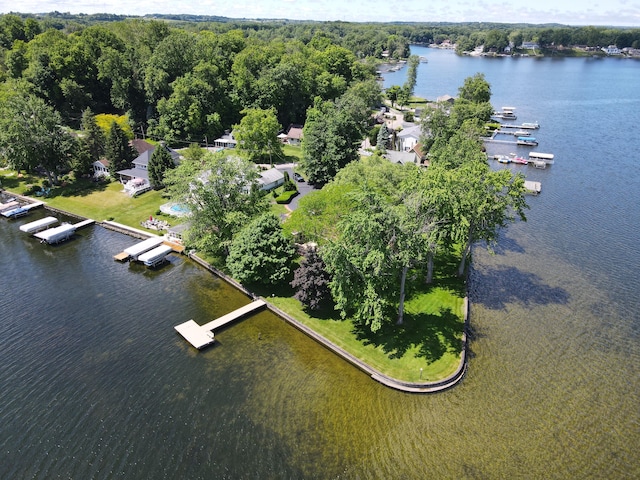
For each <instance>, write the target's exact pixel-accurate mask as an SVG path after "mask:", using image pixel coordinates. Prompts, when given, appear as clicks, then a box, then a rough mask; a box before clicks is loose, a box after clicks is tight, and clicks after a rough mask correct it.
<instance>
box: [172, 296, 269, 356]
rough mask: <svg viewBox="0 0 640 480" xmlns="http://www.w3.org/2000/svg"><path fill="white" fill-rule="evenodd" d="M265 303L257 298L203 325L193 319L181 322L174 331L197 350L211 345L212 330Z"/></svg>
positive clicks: (212, 340) (212, 338)
mask: <svg viewBox="0 0 640 480" xmlns="http://www.w3.org/2000/svg"><path fill="white" fill-rule="evenodd" d="M265 305H266V303H265V301H264V300H261V299H258V300H255V301H253V302H251V303H250V304H248V305H245V306H244V307H240V308H238V309H237V310H234V311H233V312H231V313H227V314H226V315H223V316H221V317H220V318H218V319H216V320H213V321H211V322H209V323H205V324H204V325H202V326H201V325H198V324H197V323H196V322H195V321H194V320H189V321H187V322H184V323H181V324H180V325H176V326H175V327H173V328H175V329H176V331H177V332H178V333H179V334H180V335H182V336H183V337H184V339H185V340H186V341H187V342H189V343H190V344H191V345H193V346H194V347H195V348H197V349H198V350H200V349H202V348H204V347H206V346H208V345H211V344H212V343H213V342H214V334H213V330H215V329H217V328H220V327H223V326H224V325H227V324H228V323H231V322H233V321H234V320H237V319H239V318H241V317H244V316H245V315H248V314H249V313H251V312H254V311H255V310H258V309H259V308H262V307H264V306H265Z"/></svg>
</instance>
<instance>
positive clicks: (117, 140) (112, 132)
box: [104, 122, 135, 175]
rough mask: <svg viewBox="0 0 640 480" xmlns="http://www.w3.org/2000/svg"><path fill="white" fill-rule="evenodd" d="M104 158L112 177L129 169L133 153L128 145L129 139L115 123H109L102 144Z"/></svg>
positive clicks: (133, 156)
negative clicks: (120, 171)
mask: <svg viewBox="0 0 640 480" xmlns="http://www.w3.org/2000/svg"><path fill="white" fill-rule="evenodd" d="M104 156H105V158H106V159H107V160H108V161H109V165H110V169H111V172H112V175H114V174H115V173H116V172H117V171H119V170H125V169H127V168H129V167H130V165H131V162H132V160H133V159H134V158H135V151H134V150H133V148H131V146H130V145H129V138H128V137H127V135H126V134H125V132H124V130H123V129H122V128H121V127H120V125H118V124H117V123H116V122H111V126H110V127H109V131H108V133H107V136H106V138H105V142H104Z"/></svg>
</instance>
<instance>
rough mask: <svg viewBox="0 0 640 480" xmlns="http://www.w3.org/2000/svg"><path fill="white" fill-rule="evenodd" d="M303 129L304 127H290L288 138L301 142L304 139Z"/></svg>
mask: <svg viewBox="0 0 640 480" xmlns="http://www.w3.org/2000/svg"><path fill="white" fill-rule="evenodd" d="M303 128H304V127H303V126H302V125H290V126H289V130H288V131H287V137H288V138H293V139H295V140H300V139H301V138H302V129H303Z"/></svg>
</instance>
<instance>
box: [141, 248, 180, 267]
mask: <svg viewBox="0 0 640 480" xmlns="http://www.w3.org/2000/svg"><path fill="white" fill-rule="evenodd" d="M172 251H173V248H172V247H170V246H169V245H160V246H158V247H156V248H153V249H151V250H149V251H148V252H145V253H143V254H142V255H140V256H138V261H139V262H141V263H144V264H145V265H146V266H147V267H155V266H157V265H160V264H161V263H162V262H164V261H165V258H166V256H167V255H169V254H170V253H171V252H172Z"/></svg>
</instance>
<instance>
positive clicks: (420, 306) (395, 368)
mask: <svg viewBox="0 0 640 480" xmlns="http://www.w3.org/2000/svg"><path fill="white" fill-rule="evenodd" d="M445 262H446V265H445V264H444V263H443V264H441V265H440V266H439V268H438V269H437V271H438V274H439V275H440V276H441V277H440V280H436V281H434V283H433V285H431V286H428V285H426V284H425V283H424V281H423V279H424V276H423V275H422V274H418V275H416V276H415V277H414V278H413V280H411V281H409V285H408V289H407V301H406V303H405V315H404V322H403V324H402V325H396V321H395V318H393V319H391V320H390V321H389V322H388V323H386V324H385V325H383V327H382V328H381V329H380V330H378V331H377V332H371V330H370V328H369V327H368V326H366V325H357V324H355V323H354V322H353V321H352V320H350V319H346V320H341V319H340V317H339V315H338V313H337V312H335V311H333V310H325V311H320V312H309V311H307V310H305V309H304V308H303V306H302V304H301V303H300V302H299V301H298V300H296V299H294V298H293V291H292V290H291V289H290V288H288V287H281V288H280V289H279V290H278V289H276V290H275V291H273V290H268V289H265V288H264V287H262V288H261V287H259V286H251V287H250V288H251V289H252V290H253V291H255V292H256V293H259V294H261V295H262V296H264V297H265V298H268V299H269V301H270V302H271V303H273V304H274V305H275V306H277V307H278V308H280V309H281V310H283V311H284V312H286V313H288V314H289V315H291V316H292V317H293V318H295V319H297V320H299V321H300V322H301V323H303V324H305V325H307V326H308V327H310V328H312V329H313V330H315V331H316V332H318V333H319V334H321V335H322V336H324V337H325V338H327V339H328V340H330V341H331V342H333V343H335V344H336V345H338V346H339V347H341V348H343V349H344V350H346V351H347V352H349V353H351V354H352V355H355V356H356V357H358V358H360V359H361V360H363V361H364V362H365V363H367V364H369V365H371V366H372V367H373V368H375V369H377V370H378V371H380V372H382V373H384V374H385V375H388V376H390V377H393V378H395V379H398V380H402V381H408V382H420V381H438V380H442V379H444V378H446V377H448V376H449V375H451V374H453V373H454V372H455V371H456V369H457V368H458V366H459V364H460V355H461V339H462V333H463V330H464V312H463V305H464V296H465V285H464V282H463V281H462V280H460V279H458V278H455V277H445V276H443V275H444V272H445V271H448V272H451V271H455V269H454V270H451V267H452V266H455V258H454V257H450V258H448V259H445ZM451 262H453V265H451ZM421 369H422V372H421Z"/></svg>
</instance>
